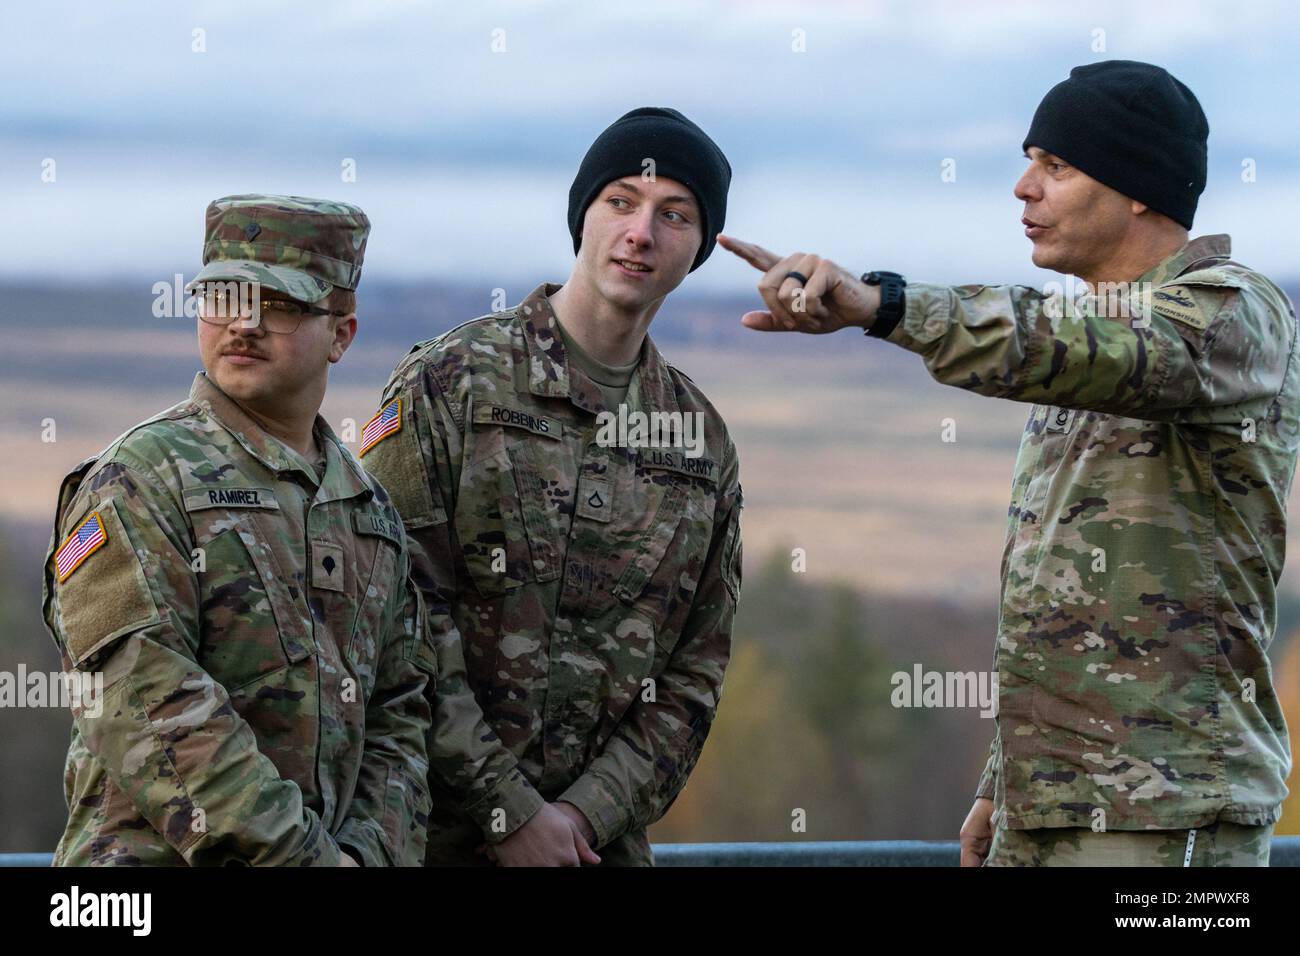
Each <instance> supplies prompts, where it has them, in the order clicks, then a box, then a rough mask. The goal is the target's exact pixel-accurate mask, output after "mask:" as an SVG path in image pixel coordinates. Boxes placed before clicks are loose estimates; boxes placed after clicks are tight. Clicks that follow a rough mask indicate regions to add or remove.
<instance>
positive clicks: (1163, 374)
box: [888, 236, 1300, 831]
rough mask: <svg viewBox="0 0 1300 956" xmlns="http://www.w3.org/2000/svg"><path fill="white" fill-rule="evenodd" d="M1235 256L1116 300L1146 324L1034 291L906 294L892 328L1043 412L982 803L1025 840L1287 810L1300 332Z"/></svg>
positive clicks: (1222, 242) (1156, 279)
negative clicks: (1285, 679) (1277, 641)
mask: <svg viewBox="0 0 1300 956" xmlns="http://www.w3.org/2000/svg"><path fill="white" fill-rule="evenodd" d="M1230 251H1231V249H1230V242H1229V239H1228V237H1227V236H1208V237H1202V238H1199V239H1196V240H1193V241H1192V242H1190V243H1188V244H1187V245H1186V246H1184V247H1183V249H1182V250H1181V251H1179V252H1178V253H1177V254H1175V255H1173V256H1171V257H1170V258H1169V259H1167V260H1165V261H1164V262H1161V263H1160V264H1159V265H1157V266H1156V267H1154V268H1153V269H1152V270H1151V271H1150V272H1148V273H1147V274H1146V275H1144V276H1142V277H1141V278H1140V279H1139V280H1138V283H1139V284H1137V285H1135V286H1133V287H1131V288H1130V289H1128V290H1127V293H1124V290H1119V292H1120V293H1121V294H1118V295H1117V296H1116V298H1115V300H1114V303H1113V305H1119V304H1121V303H1125V304H1127V306H1128V308H1129V315H1130V317H1128V318H1124V317H1121V316H1122V314H1123V313H1122V312H1121V313H1115V312H1114V311H1112V312H1111V313H1110V314H1111V315H1112V316H1114V317H1107V312H1106V310H1104V309H1103V310H1096V309H1094V310H1093V311H1100V314H1089V311H1088V310H1087V309H1082V310H1068V309H1065V308H1062V307H1060V306H1061V304H1060V303H1058V302H1053V301H1051V300H1045V299H1044V297H1043V296H1042V295H1041V294H1040V293H1038V292H1035V291H1034V290H1032V289H1028V288H1023V287H1006V286H1001V287H993V286H960V287H957V288H945V287H939V286H928V285H923V284H921V285H909V286H908V289H907V310H906V314H905V316H904V318H903V321H902V322H900V323H899V325H898V327H897V328H895V329H894V330H893V331H892V332H891V333H890V335H889V337H888V338H889V339H890V340H891V341H893V342H895V343H896V344H898V345H901V346H903V347H904V348H907V349H910V350H912V351H914V352H917V353H919V354H920V355H921V356H922V357H923V359H924V361H925V364H926V367H927V368H928V369H929V371H930V373H931V374H932V375H933V376H934V377H935V378H936V379H937V380H938V381H940V382H943V383H945V384H949V385H955V386H958V387H960V388H965V389H970V390H971V391H975V392H979V393H981V394H984V395H992V396H996V397H1000V398H1009V399H1013V400H1015V401H1022V402H1034V403H1035V406H1034V408H1033V410H1032V411H1031V412H1030V415H1029V421H1028V423H1027V424H1026V426H1025V431H1024V435H1023V437H1022V439H1021V444H1020V453H1019V456H1018V458H1017V461H1016V468H1015V477H1014V481H1013V486H1012V496H1011V505H1010V508H1009V511H1008V522H1007V537H1006V547H1005V551H1004V553H1003V556H1002V601H1001V613H1000V619H999V624H998V634H997V645H996V657H995V667H996V669H997V675H998V681H999V697H998V707H999V712H998V717H997V735H996V738H995V740H994V742H993V746H992V748H991V753H990V757H989V761H988V766H987V767H986V769H985V772H984V774H983V777H982V778H981V781H980V785H979V790H978V795H979V796H985V797H992V798H993V799H994V800H995V803H996V804H997V806H998V808H999V811H1000V812H1002V813H1004V814H1005V821H1006V825H1007V826H1009V827H1011V828H1013V829H1030V828H1035V827H1079V826H1083V827H1090V828H1091V827H1092V826H1093V825H1094V824H1099V825H1100V826H1102V827H1103V828H1104V829H1106V830H1110V831H1113V830H1140V829H1149V828H1163V829H1187V828H1191V827H1200V826H1204V825H1206V824H1208V823H1211V822H1213V821H1215V820H1224V821H1228V822H1232V823H1237V824H1242V825H1246V826H1261V825H1266V824H1270V823H1273V822H1275V821H1276V820H1277V818H1278V814H1279V808H1280V805H1281V803H1282V800H1283V799H1284V798H1285V797H1286V794H1287V789H1286V785H1285V782H1284V781H1285V780H1286V777H1287V774H1288V773H1289V771H1290V768H1291V753H1290V744H1289V741H1288V739H1287V730H1286V724H1285V722H1284V720H1283V717H1282V708H1281V706H1280V704H1279V702H1278V699H1277V696H1276V694H1275V693H1274V688H1273V681H1272V672H1271V669H1270V667H1269V661H1268V657H1267V656H1266V653H1265V652H1266V651H1267V649H1268V646H1269V642H1270V641H1271V640H1272V638H1273V634H1274V629H1275V627H1276V621H1277V591H1276V588H1277V582H1278V578H1279V575H1280V574H1281V571H1282V559H1283V552H1284V544H1285V536H1286V514H1285V505H1286V499H1287V495H1288V493H1289V492H1290V489H1291V481H1292V477H1293V475H1294V473H1295V463H1296V450H1297V435H1298V432H1297V412H1298V411H1300V383H1298V382H1297V369H1296V363H1295V361H1294V359H1295V351H1296V320H1295V313H1294V312H1293V310H1292V308H1291V304H1290V302H1289V301H1288V300H1287V298H1286V296H1285V295H1284V294H1283V293H1282V292H1281V290H1280V289H1278V287H1277V286H1276V285H1274V284H1273V283H1272V282H1270V281H1269V280H1268V279H1266V278H1264V277H1263V276H1261V275H1259V274H1258V273H1256V272H1253V271H1251V270H1250V269H1247V268H1246V267H1245V266H1242V265H1240V264H1238V263H1235V262H1233V261H1231V260H1230V259H1229V254H1230ZM1142 283H1149V286H1146V287H1145V288H1146V290H1147V291H1149V293H1150V294H1146V293H1145V292H1143V289H1144V287H1143V285H1142ZM1125 295H1127V298H1126V297H1125ZM1143 300H1149V304H1150V308H1149V309H1146V310H1144V309H1143V307H1142V306H1143ZM1085 304H1086V303H1085Z"/></svg>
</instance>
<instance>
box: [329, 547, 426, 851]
mask: <svg viewBox="0 0 1300 956" xmlns="http://www.w3.org/2000/svg"><path fill="white" fill-rule="evenodd" d="M409 571H410V557H409V554H408V553H403V555H402V562H401V565H400V570H399V573H398V574H396V575H394V577H393V580H392V581H391V583H390V585H389V589H388V592H389V598H388V603H389V611H388V614H387V615H386V620H387V621H388V634H387V640H386V642H385V645H384V648H383V650H382V651H381V652H380V657H379V662H378V665H377V668H378V669H377V673H376V675H375V688H374V691H373V692H372V694H371V695H370V698H369V699H368V700H367V701H366V739H365V743H364V749H363V752H362V757H361V771H360V775H359V779H358V781H357V789H356V794H355V796H354V798H353V802H352V805H351V807H349V808H348V813H347V818H346V819H345V820H344V821H343V826H342V827H340V828H339V831H338V835H337V839H338V842H339V843H340V844H341V845H343V846H346V847H349V848H352V849H355V850H356V851H357V853H358V854H359V855H360V857H361V861H362V863H363V864H365V865H366V866H421V865H423V863H424V849H425V843H426V840H427V831H428V826H429V789H428V782H427V781H428V776H429V759H428V750H427V746H428V745H427V736H428V733H429V724H430V718H429V702H428V699H427V693H428V685H429V683H430V682H431V681H432V680H433V675H434V674H435V672H436V670H437V665H436V663H435V660H434V656H433V648H432V647H431V646H430V645H429V642H428V637H427V634H426V632H425V629H424V605H423V601H422V600H421V599H420V594H419V592H418V591H417V590H416V588H415V585H414V584H413V583H411V581H410V579H409V578H408V577H407V575H408V573H409Z"/></svg>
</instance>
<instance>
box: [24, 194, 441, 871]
mask: <svg viewBox="0 0 1300 956" xmlns="http://www.w3.org/2000/svg"><path fill="white" fill-rule="evenodd" d="M369 228H370V225H369V221H368V220H367V218H366V216H365V214H364V213H362V212H361V210H360V209H357V208H356V207H355V206H351V205H348V204H346V203H336V202H327V201H322V200H315V199H302V198H298V197H286V196H230V197H227V198H225V199H219V200H217V201H216V202H214V203H212V204H211V205H210V206H209V207H208V213H207V230H206V243H205V245H204V250H203V261H204V268H203V270H202V271H201V272H200V273H199V275H198V276H197V277H196V278H195V280H194V282H193V283H191V288H192V289H194V290H197V291H199V292H200V293H201V294H202V295H203V300H202V302H201V304H200V305H199V316H200V318H201V319H202V321H200V322H199V323H198V327H199V345H200V352H201V354H202V358H203V363H204V366H205V368H206V370H207V371H206V373H203V372H200V373H199V374H198V376H197V377H196V378H195V380H194V386H193V388H192V389H191V391H190V397H189V398H188V399H187V400H186V401H183V402H181V403H180V404H178V405H175V406H173V407H172V408H170V409H168V410H167V411H164V412H162V413H160V414H158V415H156V416H154V417H153V418H151V419H149V420H148V421H146V422H143V423H142V424H140V425H137V426H135V427H134V428H132V429H130V430H129V431H127V432H126V433H125V434H124V435H122V436H121V437H120V438H118V439H117V440H116V441H114V442H113V443H112V444H111V445H110V446H109V447H108V448H107V449H106V450H105V451H103V452H102V453H101V454H99V455H96V456H95V457H94V458H91V459H88V460H87V461H84V462H82V463H81V464H80V465H78V466H77V467H76V468H75V469H74V470H73V471H72V473H71V474H69V475H68V477H67V478H66V479H65V480H64V482H63V487H62V489H61V490H60V493H59V502H58V513H57V517H56V519H55V534H54V538H53V540H52V541H51V553H50V554H49V555H48V557H47V560H46V565H45V602H44V613H45V620H46V623H47V625H48V626H49V628H50V631H51V633H52V634H53V635H54V638H55V640H56V642H57V644H58V646H59V649H60V652H61V654H62V658H63V666H64V669H65V670H71V669H74V668H75V669H76V670H77V671H79V672H84V673H90V672H95V673H99V674H102V675H103V685H102V686H103V693H102V697H101V699H99V700H95V701H92V702H89V703H88V702H87V701H79V702H77V703H76V704H74V707H73V712H74V722H73V729H72V742H71V745H70V747H69V750H68V761H67V773H66V778H65V787H66V795H67V801H68V808H69V811H70V816H69V819H68V824H67V829H66V830H65V832H64V835H63V838H62V840H60V842H59V846H58V850H57V852H56V854H55V863H56V864H59V865H74V866H76V865H135V866H139V865H146V866H158V865H161V866H166V865H186V864H188V865H192V866H211V865H221V864H252V865H287V866H308V865H316V866H338V865H356V864H357V863H360V864H362V865H366V866H383V865H392V864H404V865H418V864H419V863H421V862H422V860H423V855H424V845H425V832H426V827H427V813H428V805H429V798H428V794H427V787H426V783H425V779H426V776H427V772H428V760H427V749H426V748H427V742H426V737H427V734H428V730H429V725H430V710H429V704H428V700H427V697H426V695H425V691H426V688H427V684H428V683H429V681H430V680H431V675H432V674H433V670H434V657H433V651H432V647H431V646H430V645H429V644H428V642H427V638H426V636H425V632H424V630H423V626H422V617H423V615H422V612H421V610H420V598H419V595H418V593H417V592H416V591H415V590H414V588H413V587H412V586H411V585H410V584H409V581H408V578H407V574H408V569H409V563H410V559H409V553H408V551H407V549H406V545H405V541H404V535H403V531H402V525H401V521H400V518H399V516H398V514H397V512H396V510H395V509H394V508H393V505H392V503H391V502H390V501H389V498H388V496H387V494H386V493H385V492H384V490H383V488H382V487H381V486H380V485H379V483H378V482H376V481H375V480H374V479H372V478H370V477H369V476H368V475H367V474H366V473H365V471H364V469H362V467H361V465H360V462H358V461H357V460H356V458H355V457H354V456H353V455H352V454H351V453H350V452H349V451H348V449H347V448H346V447H345V446H344V445H343V444H342V443H341V442H340V441H339V439H338V438H337V437H336V436H335V435H334V433H333V431H331V430H330V428H329V426H328V425H327V424H326V423H325V421H324V419H322V418H321V417H320V416H319V415H318V414H317V409H318V408H319V407H320V402H321V399H322V397H323V396H324V392H325V383H326V376H327V371H328V368H329V365H330V364H331V363H333V362H336V361H338V360H339V358H341V357H342V355H343V352H344V351H345V350H346V348H347V347H348V345H349V344H350V343H351V341H352V337H353V335H354V334H355V332H356V317H355V292H354V290H355V289H356V286H357V282H358V280H359V279H360V276H361V264H362V257H363V254H364V251H365V245H366V237H367V235H368V233H369ZM234 282H237V283H244V285H239V286H234V285H227V283H234ZM216 286H224V288H216ZM214 289H215V291H214ZM244 290H249V301H245V302H244V304H243V308H242V309H241V307H240V305H239V304H238V303H237V301H236V297H237V295H238V294H239V293H242V292H243V291H244ZM231 292H233V293H235V294H234V295H225V294H223V293H231ZM255 317H256V318H255ZM231 319H233V321H231Z"/></svg>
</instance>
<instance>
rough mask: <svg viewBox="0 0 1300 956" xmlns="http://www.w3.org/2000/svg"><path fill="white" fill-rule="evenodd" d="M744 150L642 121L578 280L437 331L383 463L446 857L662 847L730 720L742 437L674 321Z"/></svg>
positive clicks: (402, 376) (401, 375) (596, 208)
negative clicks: (430, 670)
mask: <svg viewBox="0 0 1300 956" xmlns="http://www.w3.org/2000/svg"><path fill="white" fill-rule="evenodd" d="M730 181H731V167H730V166H729V165H728V163H727V159H726V157H725V156H723V154H722V151H721V150H720V149H719V148H718V147H717V145H716V144H715V143H714V142H713V140H711V139H710V138H709V137H708V136H707V135H706V134H705V133H704V131H703V130H701V129H700V128H699V127H698V126H696V125H695V124H694V123H692V122H691V121H690V120H688V119H687V118H686V117H684V116H683V115H682V114H681V113H679V112H677V111H676V110H670V109H658V108H645V109H637V110H633V111H632V112H630V113H628V114H626V115H625V116H623V117H621V118H620V119H619V120H617V121H616V122H615V123H614V124H613V125H611V126H610V127H609V128H608V129H606V130H605V131H604V132H603V133H601V134H600V136H599V137H598V138H597V139H596V141H595V143H593V144H592V146H591V148H590V149H589V150H588V151H587V154H586V156H585V158H584V159H583V160H582V164H581V166H580V167H579V169H578V174H577V176H576V177H575V179H574V181H573V188H572V189H570V191H569V217H568V218H569V230H570V232H571V233H572V235H573V248H574V251H575V252H576V253H577V256H578V258H577V261H576V262H575V264H574V267H573V271H572V273H571V274H570V276H569V278H568V280H567V281H566V282H565V283H564V285H563V286H557V285H553V284H550V283H545V284H543V285H540V286H538V287H537V288H536V289H534V290H533V291H532V292H531V293H530V294H529V295H528V296H527V297H526V298H525V299H524V300H523V302H521V303H520V304H519V305H517V306H515V307H514V308H512V309H506V310H504V311H500V312H496V313H494V314H492V315H489V316H486V317H483V318H479V319H475V320H473V321H471V322H468V323H466V324H464V325H461V326H459V327H458V328H456V329H453V330H452V331H451V332H448V333H446V334H445V335H443V336H441V337H439V338H437V339H434V340H433V341H431V342H424V343H421V344H420V345H418V346H416V348H415V349H414V350H413V351H412V352H411V353H410V354H409V355H408V356H407V357H406V359H405V360H403V361H402V363H401V364H400V365H399V366H398V367H397V370H396V371H395V372H394V373H393V376H392V378H391V379H390V381H389V383H388V387H387V389H386V390H385V392H384V396H383V399H382V402H381V403H380V407H379V412H378V414H376V415H375V417H374V419H372V420H371V423H370V424H369V425H368V426H367V427H366V434H365V435H364V436H363V441H362V448H361V454H362V455H363V456H364V457H363V459H362V460H363V462H364V463H365V465H366V467H367V469H369V470H370V471H371V472H372V473H373V474H374V475H375V476H377V477H378V478H379V479H380V480H381V481H382V482H383V484H384V486H385V487H386V488H387V489H388V492H389V494H390V495H391V496H392V499H393V503H394V504H395V505H396V506H397V508H398V510H399V511H400V512H401V514H402V518H403V521H404V523H405V525H406V531H407V537H408V539H409V540H410V542H411V552H412V556H411V561H412V568H413V570H412V575H413V577H414V579H415V581H416V583H417V585H419V587H420V590H421V594H422V595H423V597H424V601H425V605H426V607H427V615H426V617H425V621H426V626H427V627H429V629H430V630H431V631H432V634H433V638H434V643H435V645H436V646H437V648H438V680H437V682H436V686H435V687H434V690H433V707H434V712H435V718H434V720H435V724H436V726H435V729H434V731H433V734H432V739H431V742H430V754H429V757H430V765H431V774H430V781H429V782H430V789H431V790H432V791H433V810H432V812H431V813H430V816H429V844H428V847H429V849H428V856H427V858H426V859H427V862H428V863H430V864H467V863H487V862H489V861H492V862H496V863H498V864H502V865H520V864H523V865H578V864H580V863H605V864H615V865H617V864H648V863H651V862H652V858H651V853H650V843H649V839H648V838H647V836H646V827H648V826H649V825H650V824H651V823H653V822H654V821H655V820H657V819H659V818H660V817H661V816H663V814H664V813H665V812H666V811H667V810H668V808H669V806H670V805H671V804H672V802H673V800H674V799H676V796H677V794H678V793H679V792H680V791H681V788H682V787H683V786H684V785H685V783H686V778H687V776H688V775H689V774H690V772H691V770H692V768H693V767H694V766H695V762H696V760H697V759H698V758H699V755H700V751H701V749H702V748H703V746H704V740H705V737H706V736H707V735H708V733H709V728H710V727H711V726H712V723H713V717H714V714H715V712H716V710H717V707H718V702H719V699H720V695H721V690H722V677H723V672H724V671H725V670H726V666H727V661H728V659H729V656H730V645H731V628H732V621H733V618H734V615H735V610H736V602H737V599H738V597H739V593H740V578H741V574H740V570H741V541H740V511H741V507H742V505H743V498H742V495H741V490H740V478H739V464H738V462H737V458H736V447H735V444H734V443H733V442H732V440H731V437H730V435H729V434H728V432H727V427H726V424H725V423H724V422H723V420H722V417H721V416H720V415H719V414H718V412H717V411H716V410H715V409H714V408H713V406H712V405H711V404H709V401H708V399H707V398H705V396H704V393H703V392H701V391H700V389H699V387H698V386H696V385H695V383H694V382H692V381H691V380H690V379H689V378H687V377H686V376H685V375H684V374H682V373H681V372H680V371H678V370H677V369H676V368H674V367H673V366H671V365H669V364H668V363H667V362H665V361H664V359H663V357H662V356H661V355H660V354H659V350H658V349H657V348H656V347H655V344H654V342H652V341H651V339H650V336H649V335H648V329H649V326H650V322H651V321H652V320H653V318H654V316H655V314H656V313H657V312H658V310H659V307H660V306H661V305H662V304H663V301H664V299H665V297H666V296H667V295H668V294H669V293H670V292H672V291H673V290H674V289H675V288H677V286H678V285H680V284H681V282H682V280H683V279H685V278H686V275H687V274H688V273H689V272H691V271H692V270H694V269H696V268H698V267H699V266H700V264H701V263H703V262H704V260H705V259H707V258H708V256H709V253H710V252H711V251H712V250H713V246H714V237H715V235H716V234H717V232H718V230H720V229H721V228H722V226H723V222H724V220H725V217H726V210H727V189H728V186H729V185H730Z"/></svg>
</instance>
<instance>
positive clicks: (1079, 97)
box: [1024, 60, 1210, 229]
mask: <svg viewBox="0 0 1300 956" xmlns="http://www.w3.org/2000/svg"><path fill="white" fill-rule="evenodd" d="M1209 135H1210V126H1209V123H1207V122H1206V120H1205V113H1203V112H1202V111H1201V104H1200V103H1198V102H1197V101H1196V96H1195V95H1194V94H1193V93H1192V91H1191V90H1189V89H1188V88H1187V87H1186V86H1184V85H1183V84H1182V83H1180V82H1178V80H1176V79H1174V78H1173V77H1172V76H1170V75H1169V74H1168V73H1167V72H1166V71H1165V70H1163V69H1161V68H1160V67H1158V66H1152V65H1151V64H1150V63H1137V62H1135V61H1133V60H1106V61H1104V62H1101V63H1091V64H1089V65H1087V66H1076V67H1075V68H1074V69H1073V70H1071V71H1070V78H1069V79H1068V80H1062V81H1061V82H1060V83H1058V84H1056V86H1054V87H1052V88H1051V89H1050V90H1048V92H1047V95H1046V96H1044V97H1043V102H1041V103H1040V104H1038V110H1037V112H1035V113H1034V120H1033V122H1032V123H1030V124H1029V133H1028V134H1027V135H1026V136H1025V142H1024V149H1025V150H1028V149H1029V147H1030V146H1037V147H1039V148H1040V149H1045V150H1047V151H1048V152H1049V153H1055V154H1056V155H1057V156H1059V157H1061V159H1063V160H1065V161H1066V162H1067V163H1069V164H1070V165H1072V166H1076V167H1078V168H1079V169H1081V170H1083V172H1085V173H1087V174H1088V175H1089V176H1091V177H1092V178H1093V179H1095V180H1097V181H1098V182H1101V183H1105V184H1106V185H1107V186H1109V187H1111V188H1112V189H1114V190H1116V191H1117V192H1120V193H1123V194H1124V195H1125V196H1127V197H1129V198H1130V199H1136V200H1137V201H1138V202H1140V203H1143V204H1145V205H1147V206H1150V207H1151V208H1152V209H1154V210H1155V211H1156V212H1159V213H1164V214H1165V215H1166V216H1168V217H1169V218H1170V219H1173V220H1174V221H1175V222H1179V223H1181V224H1182V225H1183V226H1184V227H1186V228H1187V229H1191V228H1192V219H1193V217H1194V216H1195V215H1196V201H1197V199H1198V198H1199V197H1200V195H1201V192H1202V191H1203V190H1204V189H1205V157H1206V151H1205V142H1206V140H1207V139H1208V138H1209Z"/></svg>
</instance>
